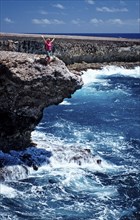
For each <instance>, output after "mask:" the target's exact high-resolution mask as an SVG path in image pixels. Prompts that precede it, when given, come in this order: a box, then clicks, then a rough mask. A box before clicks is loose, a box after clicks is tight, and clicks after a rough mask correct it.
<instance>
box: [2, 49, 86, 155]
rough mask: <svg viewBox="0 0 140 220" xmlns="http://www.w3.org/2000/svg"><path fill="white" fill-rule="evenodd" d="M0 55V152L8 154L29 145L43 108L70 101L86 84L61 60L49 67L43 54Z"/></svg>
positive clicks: (56, 60)
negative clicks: (65, 100)
mask: <svg viewBox="0 0 140 220" xmlns="http://www.w3.org/2000/svg"><path fill="white" fill-rule="evenodd" d="M0 53H1V56H0V150H2V151H5V152H8V151H10V150H12V149H13V150H21V149H25V148H26V147H28V146H30V143H31V132H32V131H33V130H34V129H35V127H36V125H37V124H38V123H39V121H40V120H41V118H42V116H43V109H44V108H45V107H48V106H50V105H54V104H59V103H60V102H62V101H63V99H64V98H70V97H71V94H73V93H74V92H75V91H76V90H77V89H80V88H81V87H82V84H83V83H82V79H81V77H80V76H79V75H78V74H76V73H72V72H70V71H69V70H68V69H67V67H66V65H65V64H64V62H63V61H61V60H59V59H58V58H56V59H55V60H54V61H53V62H51V64H50V65H48V66H47V65H46V61H45V56H44V55H40V56H39V55H34V54H26V53H17V52H8V51H1V52H0Z"/></svg>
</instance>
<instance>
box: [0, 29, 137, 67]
mask: <svg viewBox="0 0 140 220" xmlns="http://www.w3.org/2000/svg"><path fill="white" fill-rule="evenodd" d="M49 37H51V38H52V37H54V36H52V35H50V36H49ZM54 45H55V55H56V56H57V57H58V58H60V59H62V60H63V61H64V62H65V63H66V64H73V63H82V62H87V63H93V62H94V63H97V62H100V63H102V62H137V61H139V55H140V41H139V40H132V39H123V38H99V37H79V36H60V35H57V36H55V41H54ZM0 50H5V51H16V52H25V53H34V54H45V49H44V43H43V40H42V38H41V35H25V34H2V33H1V35H0Z"/></svg>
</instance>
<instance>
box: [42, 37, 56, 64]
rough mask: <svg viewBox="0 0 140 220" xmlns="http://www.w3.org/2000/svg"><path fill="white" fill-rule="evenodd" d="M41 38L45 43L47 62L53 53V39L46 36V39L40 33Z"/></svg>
mask: <svg viewBox="0 0 140 220" xmlns="http://www.w3.org/2000/svg"><path fill="white" fill-rule="evenodd" d="M42 38H43V40H44V44H45V50H46V53H47V64H48V63H50V62H51V57H52V55H53V41H54V40H55V39H54V38H53V39H52V40H51V39H50V38H47V40H46V39H45V38H44V36H43V35H42Z"/></svg>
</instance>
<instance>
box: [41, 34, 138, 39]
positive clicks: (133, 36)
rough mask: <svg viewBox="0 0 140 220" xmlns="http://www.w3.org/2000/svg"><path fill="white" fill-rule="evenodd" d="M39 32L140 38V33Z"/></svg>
mask: <svg viewBox="0 0 140 220" xmlns="http://www.w3.org/2000/svg"><path fill="white" fill-rule="evenodd" d="M38 34H45V35H68V36H88V37H111V38H112V37H114V38H128V39H140V33H38Z"/></svg>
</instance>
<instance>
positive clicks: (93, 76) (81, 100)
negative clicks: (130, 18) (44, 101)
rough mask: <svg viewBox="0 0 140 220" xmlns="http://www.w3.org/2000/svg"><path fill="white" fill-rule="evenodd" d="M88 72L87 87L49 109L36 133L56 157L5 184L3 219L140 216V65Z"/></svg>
mask: <svg viewBox="0 0 140 220" xmlns="http://www.w3.org/2000/svg"><path fill="white" fill-rule="evenodd" d="M82 77H83V81H84V86H83V88H82V89H80V90H78V91H77V92H76V93H75V94H74V95H73V96H72V98H71V99H65V100H64V101H63V102H62V103H61V104H60V105H58V106H51V107H49V108H47V109H45V111H44V117H43V119H42V121H41V122H40V124H39V125H38V126H37V128H36V130H35V131H34V132H33V133H32V139H33V141H34V142H36V143H38V147H39V148H40V149H42V148H43V149H45V150H47V151H49V152H51V157H50V163H49V164H47V163H44V164H43V165H42V166H41V167H39V169H38V171H33V170H32V169H31V171H30V175H29V177H27V178H24V179H21V180H19V181H10V182H8V181H7V182H5V183H3V184H1V186H0V187H1V190H0V192H1V195H0V213H1V219H12V220H13V219H19V220H22V219H29V220H30V219H34V220H57V219H59V220H61V219H62V220H138V219H140V173H139V167H140V162H139V158H140V151H139V149H140V113H139V110H140V68H139V67H137V68H135V69H130V70H126V69H124V68H119V67H115V66H111V67H108V66H106V67H105V68H103V69H102V70H88V71H87V72H83V75H82ZM98 159H100V160H101V164H98V163H97V160H98Z"/></svg>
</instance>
